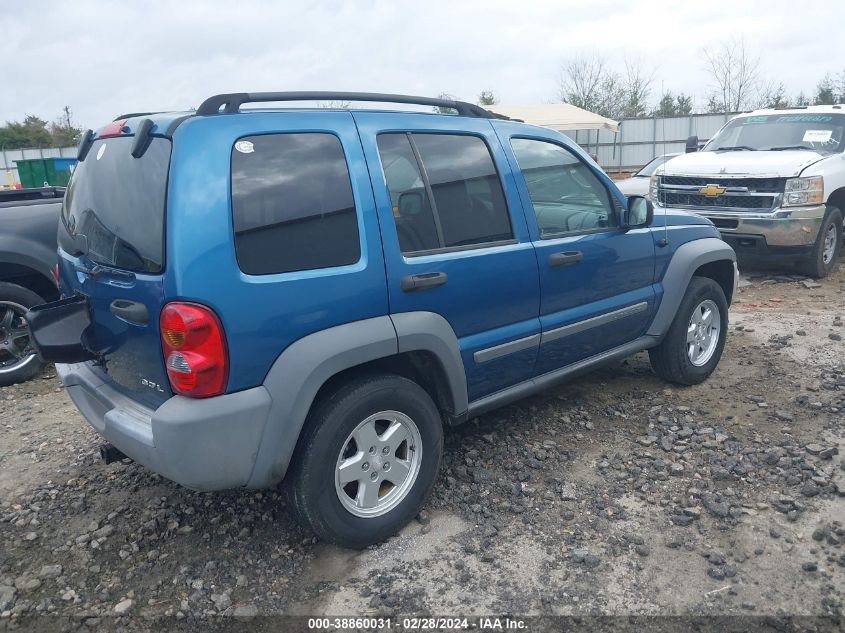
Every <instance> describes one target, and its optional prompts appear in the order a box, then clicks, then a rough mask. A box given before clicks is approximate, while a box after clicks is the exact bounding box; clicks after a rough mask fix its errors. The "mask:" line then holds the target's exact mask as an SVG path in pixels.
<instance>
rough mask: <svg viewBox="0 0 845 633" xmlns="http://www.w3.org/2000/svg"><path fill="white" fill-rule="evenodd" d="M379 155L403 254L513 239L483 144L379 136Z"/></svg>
mask: <svg viewBox="0 0 845 633" xmlns="http://www.w3.org/2000/svg"><path fill="white" fill-rule="evenodd" d="M378 147H379V155H380V157H381V162H382V167H383V169H384V176H385V182H386V183H387V188H388V191H389V193H390V200H391V204H392V205H393V216H394V219H395V221H396V231H397V234H398V236H399V245H400V247H401V249H402V252H403V253H405V254H413V253H415V252H425V251H431V250H437V249H445V248H460V247H467V246H473V245H482V244H489V243H492V242H501V241H504V240H509V239H512V238H513V230H512V228H511V224H510V216H509V215H508V208H507V204H506V203H505V195H504V192H503V190H502V185H501V182H500V180H499V175H498V173H497V172H496V167H495V165H494V163H493V157H492V156H491V155H490V150H489V149H488V148H487V144H486V143H485V142H484V141H483V140H482V139H481V138H479V137H477V136H467V135H457V134H406V133H391V134H380V135H379V137H378Z"/></svg>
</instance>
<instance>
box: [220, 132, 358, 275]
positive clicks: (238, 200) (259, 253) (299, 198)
mask: <svg viewBox="0 0 845 633" xmlns="http://www.w3.org/2000/svg"><path fill="white" fill-rule="evenodd" d="M232 212H233V214H234V225H235V250H236V252H237V256H238V264H239V266H240V267H241V270H243V271H244V272H245V273H249V274H252V275H261V274H267V273H282V272H291V271H295V270H308V269H313V268H327V267H330V266H343V265H345V264H353V263H355V262H357V261H358V259H359V258H360V255H361V248H360V244H359V241H358V220H357V217H356V215H355V203H354V200H353V197H352V186H351V184H350V181H349V171H348V169H347V166H346V159H345V158H344V155H343V148H342V147H341V145H340V141H339V140H338V138H337V137H335V136H334V135H332V134H317V133H315V134H268V135H263V136H250V137H247V138H243V139H241V140H239V141H238V142H237V143H236V144H235V147H234V148H233V149H232Z"/></svg>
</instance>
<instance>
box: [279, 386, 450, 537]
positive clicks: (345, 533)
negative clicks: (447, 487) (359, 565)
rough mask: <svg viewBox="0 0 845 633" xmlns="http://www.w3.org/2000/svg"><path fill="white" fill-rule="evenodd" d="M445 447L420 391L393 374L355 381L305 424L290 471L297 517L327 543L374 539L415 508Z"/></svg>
mask: <svg viewBox="0 0 845 633" xmlns="http://www.w3.org/2000/svg"><path fill="white" fill-rule="evenodd" d="M442 452H443V424H442V422H441V419H440V414H439V412H438V410H437V407H436V406H435V404H434V402H433V401H432V400H431V398H430V397H429V395H428V394H427V393H426V392H425V390H423V389H422V388H421V387H420V386H419V385H417V384H416V383H414V382H412V381H410V380H408V379H406V378H402V377H400V376H394V375H371V376H364V377H361V378H358V379H355V380H353V381H351V382H349V383H347V384H345V385H344V386H342V387H341V388H339V389H338V390H336V391H335V392H333V393H332V394H331V395H329V396H328V397H327V398H323V399H322V401H321V402H319V403H318V404H317V405H316V407H315V409H314V410H313V411H312V413H311V415H310V416H309V419H308V421H307V422H306V428H305V429H304V430H303V438H302V440H301V442H300V443H299V445H298V447H297V454H296V456H295V458H294V460H295V461H294V470H293V473H292V474H293V476H294V479H293V482H292V485H293V501H294V506H295V507H296V510H297V514H298V515H299V517H300V519H301V520H302V522H303V523H305V524H306V525H307V526H308V527H310V528H311V529H312V530H313V531H314V532H315V533H316V534H317V536H318V537H320V538H321V539H322V540H324V541H328V542H331V543H335V544H337V545H341V546H343V547H351V548H356V549H360V548H363V547H367V546H368V545H372V544H373V543H378V542H379V541H382V540H384V539H386V538H388V537H389V536H392V535H393V534H395V533H396V532H397V531H398V530H399V529H400V528H401V527H402V526H404V525H405V524H406V523H407V522H408V521H410V520H411V519H412V518H413V517H414V516H416V515H417V514H418V513H419V511H420V509H421V508H422V505H423V504H424V503H425V501H426V499H427V498H428V496H429V494H430V493H431V489H432V487H433V486H434V480H435V478H436V477H437V472H438V469H439V467H440V457H441V454H442Z"/></svg>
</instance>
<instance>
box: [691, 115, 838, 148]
mask: <svg viewBox="0 0 845 633" xmlns="http://www.w3.org/2000/svg"><path fill="white" fill-rule="evenodd" d="M843 129H845V114H823V113H812V112H807V113H784V114H762V115H752V116H744V117H739V118H736V119H734V120H733V121H731V122H730V123H728V124H727V125H726V126H725V127H723V128H722V129H721V130H720V131H719V132H718V133H717V134H716V136H714V137H713V138H712V139H710V142H709V143H707V145H705V146H704V149H703V151H705V152H713V151H728V150H773V151H783V150H811V151H815V152H841V151H842V150H843V149H845V144H844V143H843Z"/></svg>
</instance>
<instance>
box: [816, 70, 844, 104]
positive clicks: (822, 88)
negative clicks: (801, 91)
mask: <svg viewBox="0 0 845 633" xmlns="http://www.w3.org/2000/svg"><path fill="white" fill-rule="evenodd" d="M837 101H838V99H837V94H836V83H835V82H834V81H833V77H831V76H830V73H827V74H826V75H825V76H824V77H822V80H821V81H820V82H819V83H818V84H817V85H816V96H815V98H814V99H813V103H815V104H816V105H834V104H835V103H836V102H837Z"/></svg>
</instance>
